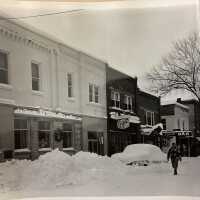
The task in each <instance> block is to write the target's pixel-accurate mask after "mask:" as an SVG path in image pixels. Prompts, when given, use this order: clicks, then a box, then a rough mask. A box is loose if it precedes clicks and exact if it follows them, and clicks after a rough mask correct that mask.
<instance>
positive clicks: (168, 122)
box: [161, 102, 192, 156]
mask: <svg viewBox="0 0 200 200" xmlns="http://www.w3.org/2000/svg"><path fill="white" fill-rule="evenodd" d="M161 119H162V123H163V129H164V130H163V138H164V140H165V142H164V143H165V145H164V146H163V151H167V150H168V149H169V147H170V146H171V145H172V143H176V144H177V145H178V147H179V148H180V151H181V153H182V155H183V156H190V148H191V137H192V131H191V130H189V107H187V106H185V105H183V104H180V103H178V102H173V103H167V102H166V103H162V106H161Z"/></svg>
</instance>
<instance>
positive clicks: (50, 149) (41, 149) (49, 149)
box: [38, 148, 52, 151]
mask: <svg viewBox="0 0 200 200" xmlns="http://www.w3.org/2000/svg"><path fill="white" fill-rule="evenodd" d="M38 151H52V148H40V149H38Z"/></svg>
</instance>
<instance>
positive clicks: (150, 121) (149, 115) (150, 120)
mask: <svg viewBox="0 0 200 200" xmlns="http://www.w3.org/2000/svg"><path fill="white" fill-rule="evenodd" d="M146 124H147V125H151V126H153V125H155V113H154V112H150V111H146Z"/></svg>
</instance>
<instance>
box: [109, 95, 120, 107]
mask: <svg viewBox="0 0 200 200" xmlns="http://www.w3.org/2000/svg"><path fill="white" fill-rule="evenodd" d="M111 101H112V106H113V107H116V108H120V93H119V92H115V91H111Z"/></svg>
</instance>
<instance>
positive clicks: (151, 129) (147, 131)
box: [141, 123, 163, 135]
mask: <svg viewBox="0 0 200 200" xmlns="http://www.w3.org/2000/svg"><path fill="white" fill-rule="evenodd" d="M162 129H163V125H162V124H161V123H159V124H156V125H154V126H151V125H141V130H142V132H141V133H142V135H151V134H154V133H155V134H159V135H162Z"/></svg>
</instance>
